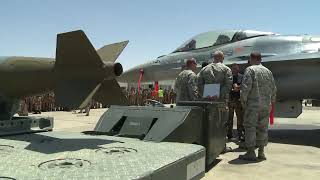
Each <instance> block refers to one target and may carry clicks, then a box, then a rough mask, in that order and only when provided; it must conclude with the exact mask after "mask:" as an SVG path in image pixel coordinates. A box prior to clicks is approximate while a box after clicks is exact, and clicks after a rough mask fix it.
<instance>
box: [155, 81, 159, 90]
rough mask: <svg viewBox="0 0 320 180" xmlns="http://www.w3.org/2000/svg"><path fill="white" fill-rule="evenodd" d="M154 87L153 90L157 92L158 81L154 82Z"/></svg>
mask: <svg viewBox="0 0 320 180" xmlns="http://www.w3.org/2000/svg"><path fill="white" fill-rule="evenodd" d="M154 85H155V88H154V89H155V90H156V91H157V92H158V90H159V83H158V81H156V82H154Z"/></svg>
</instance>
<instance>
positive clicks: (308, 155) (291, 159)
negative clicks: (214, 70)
mask: <svg viewBox="0 0 320 180" xmlns="http://www.w3.org/2000/svg"><path fill="white" fill-rule="evenodd" d="M105 111H106V109H92V110H91V112H90V116H85V114H79V113H72V112H61V111H60V112H44V113H42V116H51V117H54V119H55V121H54V131H69V132H81V131H86V130H93V128H94V127H95V124H96V122H97V121H98V120H99V118H100V116H101V115H102V114H103V113H104V112H105ZM227 145H228V146H229V147H232V148H233V149H234V152H229V153H226V154H222V155H220V156H219V158H218V159H217V161H216V163H215V164H214V165H212V167H211V168H210V169H209V170H208V172H207V173H206V175H205V177H204V178H203V179H204V180H209V179H218V180H229V179H230V180H238V179H239V180H257V179H259V180H260V179H261V180H264V179H266V180H267V179H268V180H270V179H276V180H281V179H290V180H316V179H320V108H315V107H304V110H303V113H302V114H301V115H300V116H299V117H298V118H292V119H291V118H290V119H289V118H275V124H274V125H273V127H270V130H269V144H268V146H267V148H266V156H267V158H268V159H267V160H266V161H262V162H257V163H247V162H245V161H241V160H238V159H237V158H238V156H239V155H240V154H243V153H244V152H243V150H241V149H239V148H237V147H238V146H237V145H236V144H235V143H233V142H228V144H227Z"/></svg>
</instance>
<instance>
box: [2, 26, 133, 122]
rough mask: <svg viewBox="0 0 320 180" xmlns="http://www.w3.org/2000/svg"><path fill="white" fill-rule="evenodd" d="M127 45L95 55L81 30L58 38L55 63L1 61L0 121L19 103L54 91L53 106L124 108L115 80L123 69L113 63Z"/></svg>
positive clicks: (18, 59) (26, 59) (106, 48)
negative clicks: (96, 102)
mask: <svg viewBox="0 0 320 180" xmlns="http://www.w3.org/2000/svg"><path fill="white" fill-rule="evenodd" d="M127 44H128V41H124V42H119V43H115V44H110V45H106V46H104V47H102V48H101V49H99V50H98V51H96V50H95V49H94V47H93V46H92V44H91V43H90V41H89V40H88V38H87V36H86V35H85V33H84V32H83V31H81V30H78V31H73V32H67V33H62V34H58V35H57V48H56V59H52V58H36V57H0V120H9V119H10V118H11V117H12V116H13V115H14V114H15V112H16V111H17V108H18V104H19V99H21V98H23V97H26V96H30V95H35V94H39V93H45V92H48V91H54V93H55V97H56V104H57V105H58V106H60V107H66V108H70V109H75V108H78V107H79V108H82V107H85V106H86V105H87V104H88V102H89V101H90V100H91V99H96V100H99V102H101V103H103V104H109V105H110V104H126V99H125V96H124V95H123V94H122V91H121V89H120V86H119V84H118V83H117V81H116V80H115V77H116V76H119V75H121V73H122V71H123V69H122V66H121V64H120V63H115V60H116V59H117V58H118V56H119V55H120V54H121V52H122V51H123V49H124V48H125V47H126V45H127Z"/></svg>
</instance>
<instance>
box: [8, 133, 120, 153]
mask: <svg viewBox="0 0 320 180" xmlns="http://www.w3.org/2000/svg"><path fill="white" fill-rule="evenodd" d="M2 139H8V140H15V141H25V142H30V144H29V145H28V146H26V147H25V149H26V150H30V151H34V152H40V153H44V154H53V153H59V152H67V151H78V150H81V149H92V150H94V149H99V148H100V146H101V145H106V144H111V143H123V142H120V141H114V140H106V139H99V138H94V137H93V138H90V139H88V138H78V139H72V138H69V139H62V138H56V137H51V136H45V135H41V134H28V135H21V136H9V137H2Z"/></svg>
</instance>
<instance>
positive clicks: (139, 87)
mask: <svg viewBox="0 0 320 180" xmlns="http://www.w3.org/2000/svg"><path fill="white" fill-rule="evenodd" d="M142 78H143V69H140V76H139V81H138V94H140V90H141V80H142Z"/></svg>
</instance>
